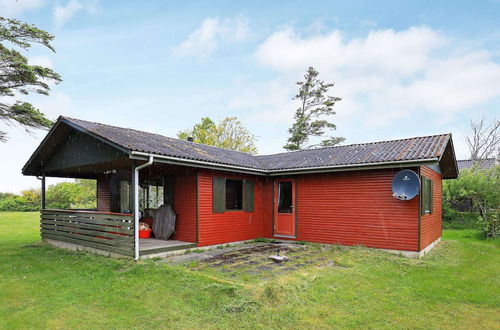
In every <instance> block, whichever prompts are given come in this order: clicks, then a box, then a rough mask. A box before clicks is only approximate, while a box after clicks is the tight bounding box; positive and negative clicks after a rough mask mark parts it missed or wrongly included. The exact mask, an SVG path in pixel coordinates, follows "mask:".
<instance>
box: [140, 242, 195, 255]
mask: <svg viewBox="0 0 500 330" xmlns="http://www.w3.org/2000/svg"><path fill="white" fill-rule="evenodd" d="M194 247H196V243H190V242H184V241H177V240H161V239H156V238H141V239H140V241H139V251H140V254H141V255H147V254H154V253H161V252H169V251H176V250H184V249H190V248H194Z"/></svg>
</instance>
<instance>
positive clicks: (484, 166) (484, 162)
mask: <svg viewBox="0 0 500 330" xmlns="http://www.w3.org/2000/svg"><path fill="white" fill-rule="evenodd" d="M477 162H478V164H479V169H481V170H489V169H490V168H493V167H495V166H496V164H497V160H496V159H495V158H486V159H481V160H478V161H477ZM457 165H458V171H459V172H461V171H463V170H468V169H471V168H472V166H473V165H474V161H473V160H472V159H464V160H457Z"/></svg>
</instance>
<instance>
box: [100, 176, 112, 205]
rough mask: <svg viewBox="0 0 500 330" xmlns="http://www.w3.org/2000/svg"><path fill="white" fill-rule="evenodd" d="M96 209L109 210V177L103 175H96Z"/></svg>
mask: <svg viewBox="0 0 500 330" xmlns="http://www.w3.org/2000/svg"><path fill="white" fill-rule="evenodd" d="M97 211H100V212H111V191H110V189H109V178H108V177H107V176H105V175H100V176H98V177H97Z"/></svg>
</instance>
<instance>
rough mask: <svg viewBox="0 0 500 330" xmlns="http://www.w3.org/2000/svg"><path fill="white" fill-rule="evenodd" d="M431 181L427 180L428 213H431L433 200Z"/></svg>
mask: <svg viewBox="0 0 500 330" xmlns="http://www.w3.org/2000/svg"><path fill="white" fill-rule="evenodd" d="M432 183H433V182H432V180H429V213H432V202H433V199H434V192H433V189H432Z"/></svg>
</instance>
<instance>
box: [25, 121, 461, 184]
mask: <svg viewBox="0 0 500 330" xmlns="http://www.w3.org/2000/svg"><path fill="white" fill-rule="evenodd" d="M61 123H64V124H66V125H67V126H69V127H71V128H73V129H75V130H77V131H79V132H81V133H86V134H88V135H90V136H92V137H93V138H95V139H98V140H100V141H103V142H106V143H108V144H109V145H110V146H112V147H115V148H116V149H118V150H119V151H120V152H122V153H124V154H128V155H129V156H131V155H133V154H134V153H144V154H152V155H158V156H164V157H170V158H172V159H177V160H179V161H194V162H203V163H205V164H213V165H214V167H220V168H221V169H226V170H232V171H235V170H236V169H237V168H240V169H242V170H245V169H247V170H249V171H252V172H255V173H260V174H268V175H269V174H270V175H273V174H286V173H287V172H293V171H304V172H310V171H313V170H318V169H320V170H328V169H332V170H335V169H342V168H348V167H364V166H381V165H385V166H402V164H405V163H413V164H415V165H417V164H418V163H425V162H435V163H439V165H440V167H441V171H442V173H443V177H444V178H455V177H456V176H457V174H458V169H457V162H456V159H455V155H454V150H453V143H452V138H451V134H440V135H432V136H423V137H414V138H408V139H399V140H392V141H382V142H371V143H362V144H352V145H345V146H335V147H326V148H318V149H309V150H301V151H294V152H286V153H279V154H272V155H263V156H254V155H250V154H247V153H243V152H238V151H233V150H227V149H222V148H217V147H212V146H207V145H203V144H199V143H195V142H189V141H184V140H179V139H174V138H170V137H166V136H162V135H159V134H153V133H148V132H144V131H138V130H135V129H130V128H122V127H116V126H110V125H105V124H101V123H95V122H89V121H85V120H80V119H74V118H69V117H62V116H61V117H59V118H58V120H57V122H56V125H54V127H53V129H52V130H51V132H49V134H48V135H50V134H51V133H53V131H54V130H57V126H59V124H61ZM46 140H47V138H46V139H45V140H44V141H42V144H41V145H40V147H39V148H38V149H37V151H36V152H35V153H34V155H33V156H32V157H31V158H30V160H29V161H28V162H27V163H26V165H25V166H24V168H23V173H24V174H28V175H38V174H36V173H34V172H36V171H33V170H31V171H29V170H28V168H29V167H30V164H31V163H33V162H34V161H35V159H36V158H37V156H36V155H37V152H38V153H40V152H39V149H40V148H41V147H42V145H43V144H44V143H45V142H46ZM236 171H237V170H236ZM40 174H41V173H40Z"/></svg>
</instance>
